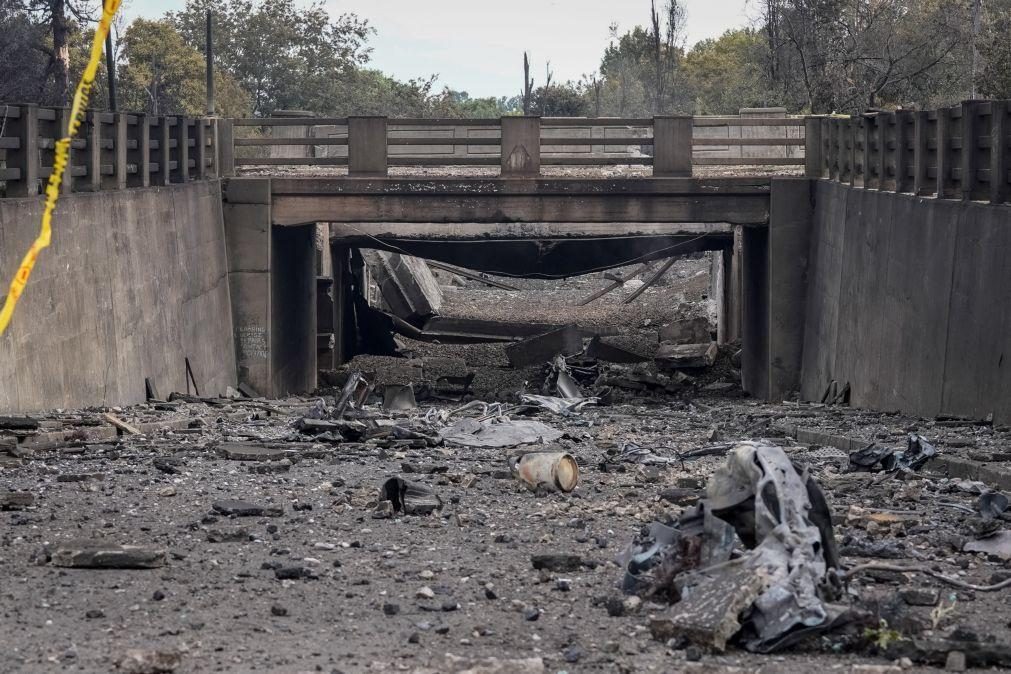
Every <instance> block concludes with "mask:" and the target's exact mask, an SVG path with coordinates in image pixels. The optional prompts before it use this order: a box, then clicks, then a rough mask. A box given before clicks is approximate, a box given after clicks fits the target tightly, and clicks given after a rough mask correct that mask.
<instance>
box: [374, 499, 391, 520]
mask: <svg viewBox="0 0 1011 674" xmlns="http://www.w3.org/2000/svg"><path fill="white" fill-rule="evenodd" d="M372 517H373V519H377V520H385V519H389V518H391V517H393V501H380V502H379V503H378V504H376V508H375V510H373V511H372Z"/></svg>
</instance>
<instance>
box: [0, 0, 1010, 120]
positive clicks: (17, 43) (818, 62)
mask: <svg viewBox="0 0 1011 674" xmlns="http://www.w3.org/2000/svg"><path fill="white" fill-rule="evenodd" d="M636 1H637V2H640V3H642V8H643V14H642V17H643V22H642V24H643V25H641V26H632V27H629V28H625V29H619V27H618V26H612V27H611V30H612V39H611V41H610V44H609V45H608V47H607V48H606V49H605V51H604V53H603V54H602V55H601V59H600V62H599V63H598V64H587V65H588V68H592V67H594V66H596V70H595V72H593V73H592V74H588V75H585V76H583V77H582V78H581V79H580V80H579V81H569V82H559V81H555V80H554V77H553V75H552V74H551V69H550V63H547V64H541V65H542V66H543V67H544V75H543V77H541V76H536V75H535V76H534V77H533V78H532V79H533V80H534V81H531V83H530V85H531V90H530V99H529V100H528V101H527V107H528V109H529V111H530V112H531V113H533V114H541V115H546V116H571V115H602V116H629V117H642V116H650V115H654V114H671V113H695V114H732V113H736V112H737V111H738V110H739V109H740V108H743V107H765V106H783V107H785V108H787V110H789V111H790V112H815V113H825V112H832V111H836V112H854V111H860V110H864V109H867V108H873V107H883V108H889V107H897V106H910V105H913V106H920V107H924V108H931V107H937V106H942V105H947V104H952V103H957V102H959V101H961V100H963V99H966V98H970V97H972V96H973V94H976V95H979V96H984V97H989V98H1011V46H1009V45H1011V40H1008V39H1007V36H1008V34H1009V31H1011V0H752V2H751V3H750V4H749V7H750V8H751V10H752V11H753V12H754V14H755V16H754V17H753V21H752V25H750V26H745V27H741V28H738V29H734V30H729V31H727V32H725V33H724V34H723V35H721V36H719V37H717V38H712V39H706V40H702V41H700V42H698V43H696V44H694V45H691V46H689V45H688V44H687V43H686V40H685V35H686V34H687V30H688V27H689V26H690V25H691V21H692V16H691V14H690V13H688V12H686V11H685V3H684V0H636ZM94 9H95V8H94V5H93V3H90V2H89V1H88V0H2V1H0V34H2V35H3V38H4V39H3V40H2V41H0V100H5V101H28V102H33V101H34V102H38V103H41V104H48V105H60V104H65V103H66V102H67V95H68V91H69V84H68V83H69V82H70V81H71V80H72V79H74V78H76V77H77V76H78V75H79V72H80V68H81V67H82V65H83V62H84V59H85V55H86V50H87V47H88V39H89V35H90V31H91V27H92V25H93V24H92V23H91V22H93V20H94V14H93V11H94ZM207 10H210V11H211V12H212V13H213V16H214V21H215V38H214V39H215V45H214V47H215V56H216V59H217V77H216V87H217V91H216V100H217V103H218V109H219V112H220V113H222V114H225V115H229V116H241V115H247V114H253V115H269V114H271V113H272V112H273V111H275V110H278V109H304V110H310V111H313V112H316V113H319V114H324V115H337V116H343V115H355V114H385V115H390V116H412V117H424V116H440V117H496V116H498V115H502V114H512V113H517V112H519V111H521V110H522V109H523V107H524V106H523V101H522V93H523V92H522V91H521V86H519V83H520V82H522V72H523V71H522V69H521V67H522V63H521V62H518V63H517V64H516V67H517V70H516V72H517V84H518V86H517V87H516V91H514V92H513V91H504V92H501V93H502V94H503V95H502V96H500V97H496V98H479V99H473V98H471V97H470V96H469V95H468V94H467V93H466V92H462V91H454V90H452V89H449V88H442V89H440V88H439V87H437V86H436V82H437V79H438V76H437V75H432V76H431V77H428V78H420V79H415V80H409V81H400V80H396V79H394V78H391V77H389V76H388V75H386V74H384V73H382V72H380V71H378V70H375V69H372V68H370V55H371V48H370V47H369V40H370V38H371V37H372V35H373V34H374V31H373V29H372V28H371V27H370V25H369V24H368V21H367V19H366V18H365V17H359V16H357V15H355V14H341V15H336V16H335V15H332V14H331V13H330V12H329V11H328V10H327V8H326V4H325V3H323V2H321V1H319V0H317V1H316V2H312V3H311V4H308V5H306V4H304V3H302V2H300V1H299V0H187V4H186V6H185V7H184V8H183V9H182V10H181V11H178V12H170V13H168V14H166V15H165V17H163V19H161V20H157V21H152V20H144V19H137V20H136V21H134V22H133V23H131V24H130V25H128V26H127V25H124V24H123V22H120V25H118V26H117V30H116V38H117V39H116V62H117V64H118V68H119V77H118V82H119V90H120V92H121V93H120V99H121V100H120V107H121V108H124V109H126V108H129V109H139V110H146V111H148V112H159V113H161V114H165V113H185V114H198V113H200V112H201V111H202V110H203V107H204V99H205V90H204V86H205V84H204V76H203V53H204V49H205V45H204V41H205V32H204V30H205V27H204V21H205V12H206V11H207ZM539 67H540V66H539ZM536 80H539V81H536ZM96 85H97V86H96V91H95V92H94V96H93V102H94V104H95V105H99V106H100V105H102V104H103V103H104V102H105V100H106V98H105V97H106V93H105V76H104V75H103V76H102V77H101V78H100V79H99V80H98V81H97V82H96ZM535 85H536V86H535Z"/></svg>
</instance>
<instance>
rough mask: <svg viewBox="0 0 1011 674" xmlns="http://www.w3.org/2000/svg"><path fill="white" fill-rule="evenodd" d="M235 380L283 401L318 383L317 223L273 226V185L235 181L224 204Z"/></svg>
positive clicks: (253, 181)
mask: <svg viewBox="0 0 1011 674" xmlns="http://www.w3.org/2000/svg"><path fill="white" fill-rule="evenodd" d="M223 215H224V223H225V240H226V245H227V249H228V281H229V291H230V293H231V300H232V320H233V326H234V331H235V351H236V354H235V355H236V366H237V368H238V380H239V382H240V383H244V384H248V385H249V386H250V387H252V388H253V389H254V390H255V391H256V392H257V393H259V394H261V395H266V396H272V397H280V396H284V395H287V394H289V393H300V392H305V391H310V390H312V389H313V388H315V386H316V277H315V241H314V227H315V226H314V225H305V226H299V227H275V226H272V225H271V197H270V180H269V179H262V180H249V181H234V182H233V183H231V184H230V185H229V187H228V192H227V194H226V200H225V203H224V212H223Z"/></svg>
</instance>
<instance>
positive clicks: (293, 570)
mask: <svg viewBox="0 0 1011 674" xmlns="http://www.w3.org/2000/svg"><path fill="white" fill-rule="evenodd" d="M308 575H309V573H308V569H306V568H305V567H301V566H282V567H281V568H278V569H274V577H275V578H277V579H278V580H298V579H299V578H302V577H304V576H308Z"/></svg>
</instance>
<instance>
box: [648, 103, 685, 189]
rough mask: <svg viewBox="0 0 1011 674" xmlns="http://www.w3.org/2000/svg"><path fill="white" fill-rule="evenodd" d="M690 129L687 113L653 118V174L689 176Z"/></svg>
mask: <svg viewBox="0 0 1011 674" xmlns="http://www.w3.org/2000/svg"><path fill="white" fill-rule="evenodd" d="M692 129H693V123H692V118H691V116H689V115H678V116H672V117H654V118H653V175H654V176H658V177H660V176H662V177H679V176H691V174H692Z"/></svg>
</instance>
